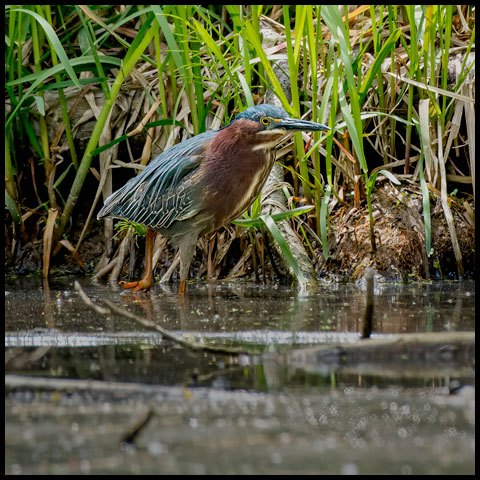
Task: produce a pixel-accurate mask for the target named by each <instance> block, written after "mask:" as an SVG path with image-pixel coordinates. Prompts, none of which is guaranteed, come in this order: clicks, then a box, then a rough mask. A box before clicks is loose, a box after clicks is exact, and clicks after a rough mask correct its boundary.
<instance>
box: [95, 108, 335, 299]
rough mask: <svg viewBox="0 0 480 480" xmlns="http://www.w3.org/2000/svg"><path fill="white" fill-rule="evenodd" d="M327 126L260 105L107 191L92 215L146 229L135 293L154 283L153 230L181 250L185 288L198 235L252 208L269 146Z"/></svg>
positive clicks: (268, 165)
mask: <svg viewBox="0 0 480 480" xmlns="http://www.w3.org/2000/svg"><path fill="white" fill-rule="evenodd" d="M320 130H330V129H329V128H328V127H326V126H325V125H322V124H320V123H314V122H309V121H305V120H295V119H293V118H290V117H289V116H288V115H287V112H285V110H283V108H279V107H276V106H273V105H257V106H255V107H251V108H248V109H247V110H245V111H244V112H242V113H240V114H239V115H237V116H236V117H235V119H234V120H233V121H231V122H230V123H229V124H228V125H226V126H225V127H223V128H220V129H219V130H215V131H209V132H205V133H201V134H200V135H197V136H195V137H192V138H190V139H189V140H186V141H184V142H182V143H179V144H177V145H175V146H173V147H171V148H169V149H168V150H165V151H164V152H163V153H161V154H160V155H159V156H158V157H156V158H155V159H154V160H153V161H151V162H150V163H149V164H148V165H147V167H146V168H144V169H143V171H142V172H141V173H140V174H139V175H137V176H136V177H134V178H132V179H130V180H129V181H128V182H127V183H126V184H125V185H124V186H123V187H122V188H120V189H119V190H117V191H116V192H114V193H113V194H112V195H110V196H109V197H108V198H107V200H106V201H105V205H104V206H103V207H102V209H101V210H100V212H99V213H98V216H97V218H98V219H101V218H107V217H114V218H122V219H127V220H130V221H132V222H135V223H139V224H142V225H145V226H146V227H148V229H147V238H146V253H145V274H144V277H143V278H142V279H141V280H140V281H138V282H129V283H125V284H124V287H125V288H135V289H134V291H135V292H138V291H140V290H148V289H149V288H150V287H151V286H152V284H153V265H152V256H153V244H154V239H155V236H156V233H157V232H158V233H160V234H162V235H164V236H165V237H167V238H168V239H169V240H170V242H171V243H172V244H173V245H174V246H175V247H178V248H179V251H180V288H179V293H185V291H186V280H187V278H188V272H189V269H190V264H191V262H192V258H193V256H194V253H195V246H196V244H197V240H198V237H199V236H200V235H203V234H205V233H208V232H211V231H213V230H216V229H218V228H219V227H221V226H222V225H226V224H227V223H229V222H231V221H232V220H234V219H235V218H238V217H239V216H240V215H241V214H242V213H243V212H244V211H245V210H247V209H248V207H250V205H251V204H252V203H253V201H254V200H255V198H256V197H257V196H258V194H259V193H260V191H261V189H262V187H263V185H264V183H265V181H266V180H267V177H268V175H269V173H270V170H271V169H272V166H273V162H274V160H275V152H274V147H275V145H277V143H278V142H279V141H280V140H282V139H283V138H285V137H286V136H287V135H288V134H290V133H292V132H298V131H320Z"/></svg>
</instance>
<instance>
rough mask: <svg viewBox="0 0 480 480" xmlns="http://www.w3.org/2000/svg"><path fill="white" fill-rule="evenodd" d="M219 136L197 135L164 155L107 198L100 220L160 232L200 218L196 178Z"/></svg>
mask: <svg viewBox="0 0 480 480" xmlns="http://www.w3.org/2000/svg"><path fill="white" fill-rule="evenodd" d="M215 133H216V132H214V131H212V132H205V133H203V134H201V135H197V136H196V137H193V138H191V139H189V140H187V141H185V142H182V143H179V144H177V145H175V146H173V147H172V148H169V149H168V150H166V151H165V152H163V153H162V154H160V155H159V156H158V157H156V158H155V159H154V160H152V161H151V162H150V163H149V164H148V166H147V167H145V168H144V169H143V171H142V172H141V173H140V174H139V175H137V176H136V177H134V178H132V179H130V180H129V181H128V182H127V183H126V184H125V185H124V186H123V187H122V188H120V189H119V190H117V191H116V192H115V193H113V194H112V195H110V196H109V197H108V198H107V200H106V201H105V205H104V206H103V207H102V209H101V210H100V212H99V213H98V216H97V218H98V219H100V218H106V217H117V218H125V219H128V220H130V221H132V222H135V223H141V224H143V225H146V226H148V227H151V228H153V229H160V228H168V227H169V226H170V225H171V224H172V223H173V222H174V221H176V220H185V219H187V218H190V217H193V216H194V215H196V213H198V211H199V201H200V198H197V197H198V195H199V192H198V186H197V185H196V182H195V179H196V178H195V174H196V172H197V169H198V167H199V165H200V163H201V160H202V158H203V153H204V152H205V149H206V147H207V146H208V144H209V143H210V141H211V140H212V138H213V137H214V136H215Z"/></svg>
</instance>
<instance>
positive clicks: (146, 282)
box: [123, 229, 157, 292]
mask: <svg viewBox="0 0 480 480" xmlns="http://www.w3.org/2000/svg"><path fill="white" fill-rule="evenodd" d="M156 236H157V232H154V231H153V230H150V229H148V230H147V238H146V241H145V273H144V275H143V278H142V279H141V280H140V281H138V282H126V283H123V288H134V287H135V289H134V290H133V291H134V292H139V291H142V290H144V291H146V290H149V289H150V287H151V286H152V285H153V245H154V243H155V237H156Z"/></svg>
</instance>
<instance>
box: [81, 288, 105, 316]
mask: <svg viewBox="0 0 480 480" xmlns="http://www.w3.org/2000/svg"><path fill="white" fill-rule="evenodd" d="M74 287H75V290H76V291H77V292H78V294H79V295H80V298H81V299H82V300H83V301H84V302H85V303H86V304H87V305H88V306H89V307H90V308H93V309H94V310H95V311H96V312H98V313H101V314H102V315H107V314H109V313H110V310H108V309H107V308H103V307H101V306H100V305H97V304H96V303H93V302H92V301H91V300H90V298H88V296H87V294H86V293H85V292H84V291H83V289H82V287H81V286H80V284H79V283H78V281H77V280H75V283H74Z"/></svg>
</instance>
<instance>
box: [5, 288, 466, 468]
mask: <svg viewBox="0 0 480 480" xmlns="http://www.w3.org/2000/svg"><path fill="white" fill-rule="evenodd" d="M73 281H74V280H72V279H65V280H55V281H51V282H50V283H49V285H43V284H42V282H41V281H40V280H36V279H15V280H6V286H5V346H6V373H7V376H6V387H7V395H6V430H5V432H6V433H5V435H6V436H5V440H6V450H5V452H6V457H5V458H6V460H5V461H6V463H5V472H6V473H22V474H35V473H44V474H75V473H91V474H93V473H109V474H113V473H116V474H118V473H137V474H138V473H144V474H147V473H159V474H229V473H238V474H255V473H259V474H268V473H290V474H295V473H297V474H302V473H303V474H308V473H310V474H315V473H316V474H352V473H353V474H373V473H385V474H408V473H412V474H452V473H455V474H461V473H464V474H471V473H473V472H474V454H475V444H474V395H473V394H472V390H473V387H472V386H471V385H473V383H474V377H473V359H469V358H467V359H466V360H465V359H464V358H463V359H461V360H460V361H452V360H451V359H450V358H443V357H442V358H441V359H440V360H439V361H437V360H436V359H434V360H430V361H429V362H425V361H424V360H422V359H420V361H419V362H417V363H415V364H414V365H412V364H410V363H409V362H405V361H403V360H401V359H399V361H398V362H397V363H396V364H395V363H394V364H393V365H389V366H388V368H385V365H372V364H371V363H370V364H368V365H367V364H365V365H361V366H359V365H344V364H342V365H340V364H339V363H338V362H330V363H329V362H323V361H322V362H320V364H319V362H316V361H315V362H311V363H309V362H308V361H307V362H303V363H301V364H298V363H293V362H289V359H290V358H291V357H290V356H289V355H290V353H291V352H292V351H294V352H296V351H298V349H301V348H307V347H311V346H312V345H324V344H328V343H335V344H337V343H343V344H346V343H347V344H350V343H355V342H358V341H359V333H358V332H359V331H361V325H362V319H363V312H364V308H365V290H364V288H363V287H362V286H357V285H352V284H350V285H340V284H323V285H320V286H319V287H318V288H316V289H314V290H312V291H309V292H306V293H302V294H298V293H297V292H295V291H294V290H292V289H290V288H286V287H274V286H262V285H257V284H252V283H240V282H238V283H236V282H235V283H228V282H220V283H216V284H205V283H201V282H199V283H194V284H191V285H189V292H188V296H187V297H186V298H185V299H184V300H183V301H179V298H178V296H177V294H176V288H175V286H172V287H171V288H170V287H168V286H167V287H161V286H156V287H155V288H154V289H153V290H152V291H151V292H149V293H148V294H143V295H131V294H129V293H124V292H122V291H121V290H117V289H112V288H110V287H109V286H106V285H99V284H95V283H93V282H91V281H90V280H89V279H84V280H81V281H80V282H81V284H82V287H83V289H84V291H85V292H86V294H87V295H88V296H89V297H90V298H91V299H92V300H93V301H94V302H96V303H99V304H101V303H102V301H103V300H104V299H108V300H110V301H112V302H114V303H116V304H117V305H119V306H123V307H124V308H126V309H128V310H129V311H131V312H134V313H135V314H136V315H138V316H141V317H144V318H147V319H149V320H151V321H154V322H156V323H157V324H158V325H160V326H162V327H164V328H167V329H169V330H171V331H173V332H175V333H176V334H178V335H184V336H187V338H192V339H193V338H194V339H196V340H201V341H211V342H216V343H220V344H225V345H234V346H242V347H245V348H255V349H256V350H257V351H261V352H263V353H262V354H258V353H257V354H255V355H240V356H229V355H222V354H212V353H204V352H193V351H188V350H186V349H184V348H181V347H178V346H176V345H174V344H172V343H171V342H170V341H166V340H164V339H163V338H162V337H161V335H160V334H158V333H157V332H151V331H146V329H145V328H144V327H142V326H141V325H139V324H136V323H134V322H133V321H132V320H129V319H127V318H124V317H120V316H118V315H116V314H108V315H103V314H100V313H97V312H95V311H93V310H92V309H91V308H90V307H88V306H87V305H86V304H85V303H84V302H83V301H82V300H81V299H80V298H79V295H78V293H77V292H76V291H75V290H74V289H73ZM474 299H475V289H474V283H473V282H470V281H465V282H460V283H459V282H441V283H432V284H411V285H376V286H375V305H374V332H375V336H376V337H377V338H383V337H386V336H388V335H391V334H398V333H421V332H445V331H451V332H454V331H473V330H474V319H475V318H474V313H475V312H474ZM404 360H405V359H404ZM360 367H361V368H360ZM379 367H383V368H379ZM87 382H88V383H87ZM455 386H460V387H462V388H459V389H457V390H453V388H452V387H455ZM450 390H452V393H451V394H450ZM148 412H150V413H149V414H148ZM146 414H148V421H146V423H145V424H144V425H143V427H142V428H140V429H139V431H138V432H137V434H136V435H133V434H132V435H133V436H134V441H133V442H131V443H122V442H121V440H122V439H125V438H127V437H129V435H130V434H131V432H132V429H133V430H135V429H134V426H135V425H136V424H138V423H139V422H140V423H141V419H142V418H145V415H146ZM132 435H131V436H132ZM130 439H131V438H130Z"/></svg>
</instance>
